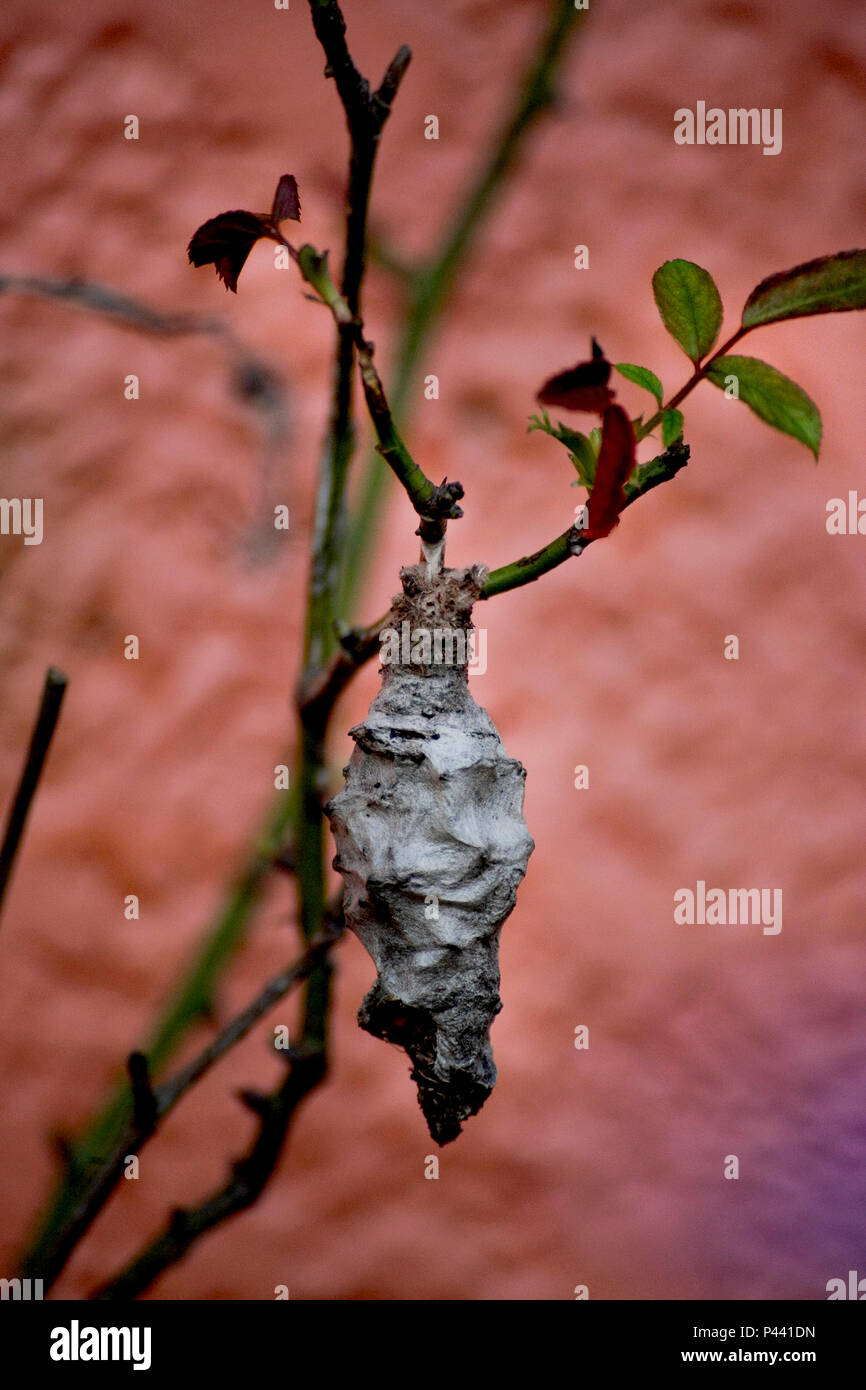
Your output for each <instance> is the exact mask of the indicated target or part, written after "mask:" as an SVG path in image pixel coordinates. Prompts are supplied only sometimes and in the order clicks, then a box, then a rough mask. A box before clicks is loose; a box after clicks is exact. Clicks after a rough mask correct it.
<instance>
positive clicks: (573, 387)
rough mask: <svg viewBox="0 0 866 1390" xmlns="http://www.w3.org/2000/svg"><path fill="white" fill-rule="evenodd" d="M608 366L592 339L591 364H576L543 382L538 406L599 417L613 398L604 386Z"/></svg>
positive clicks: (606, 380) (607, 375) (607, 374)
mask: <svg viewBox="0 0 866 1390" xmlns="http://www.w3.org/2000/svg"><path fill="white" fill-rule="evenodd" d="M609 377H610V363H609V362H608V360H607V358H606V357H605V355H604V353H603V352H602V350H601V348H600V347H599V345H598V343H597V342H596V341H595V338H593V340H592V360H591V361H589V362H578V364H577V366H576V367H570V368H569V370H568V371H566V372H559V373H558V375H557V376H552V377H551V378H550V380H549V381H546V382H545V383H544V385H543V386H542V388H541V390H540V391H539V393H538V396H537V399H538V400H539V401H540V402H541V404H542V405H558V406H561V407H562V408H563V409H564V410H586V411H590V412H592V414H595V415H602V414H603V413H604V411H605V410H606V409H607V407H608V406H609V405H610V403H611V401H612V400H613V398H614V394H615V393H614V392H613V391H611V390H610V389H609V387H608V385H607V382H608V378H609Z"/></svg>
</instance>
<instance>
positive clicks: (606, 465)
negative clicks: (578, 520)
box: [581, 405, 635, 541]
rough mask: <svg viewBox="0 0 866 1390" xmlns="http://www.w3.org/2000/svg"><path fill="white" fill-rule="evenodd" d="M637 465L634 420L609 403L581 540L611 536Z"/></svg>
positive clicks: (594, 539)
mask: <svg viewBox="0 0 866 1390" xmlns="http://www.w3.org/2000/svg"><path fill="white" fill-rule="evenodd" d="M634 465H635V440H634V431H633V430H632V427H631V420H630V419H629V418H628V415H627V414H626V412H625V411H624V410H623V408H622V406H621V405H609V406H608V407H607V410H606V411H605V412H604V419H603V421H602V426H601V448H600V449H599V452H598V462H597V463H596V466H595V482H594V483H593V486H592V492H591V493H590V494H589V502H588V503H587V517H586V522H587V524H586V529H585V530H584V531H582V532H581V540H586V541H597V540H601V538H602V537H603V536H609V535H610V533H611V531H612V530H613V528H614V526H616V525H618V523H619V514H620V512H621V511H622V509H623V507H624V506H625V493H624V488H625V485H626V483H627V482H628V480H629V478H630V477H631V474H632V471H633V470H634Z"/></svg>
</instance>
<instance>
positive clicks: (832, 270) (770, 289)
mask: <svg viewBox="0 0 866 1390" xmlns="http://www.w3.org/2000/svg"><path fill="white" fill-rule="evenodd" d="M849 309H866V251H840V252H839V253H838V255H836V256H820V257H819V258H818V260H816V261H806V262H805V264H803V265H795V266H794V268H793V270H783V271H781V273H780V274H778V275H771V276H769V278H768V279H766V280H762V281H761V283H760V285H758V286H757V287H756V288H755V289H753V290H752V293H751V294H750V295H749V297H748V299H747V300H746V307H745V308H744V309H743V327H744V328H757V327H758V325H759V324H761V323H778V322H779V321H780V320H782V319H798V318H805V317H806V316H807V315H808V314H835V313H844V312H845V311H846V310H849Z"/></svg>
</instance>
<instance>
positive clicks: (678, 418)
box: [662, 410, 683, 449]
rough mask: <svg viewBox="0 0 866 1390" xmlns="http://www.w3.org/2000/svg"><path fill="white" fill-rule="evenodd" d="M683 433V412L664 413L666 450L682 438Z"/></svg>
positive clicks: (663, 425) (663, 441) (663, 423)
mask: <svg viewBox="0 0 866 1390" xmlns="http://www.w3.org/2000/svg"><path fill="white" fill-rule="evenodd" d="M682 432H683V413H682V411H681V410H663V411H662V444H664V446H665V448H666V449H669V448H670V446H671V445H672V444H673V443H674V442H675V441H676V440H677V439H679V438H680V435H681V434H682Z"/></svg>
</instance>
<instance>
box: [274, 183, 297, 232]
mask: <svg viewBox="0 0 866 1390" xmlns="http://www.w3.org/2000/svg"><path fill="white" fill-rule="evenodd" d="M287 218H291V220H292V222H300V220H301V198H300V194H299V193H298V181H297V179H296V178H295V176H294V174H283V177H282V178H281V179H280V181H279V183H278V184H277V191H276V193H275V194H274V205H273V207H272V208H271V221H272V222H274V223H277V222H285V221H286V219H287Z"/></svg>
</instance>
